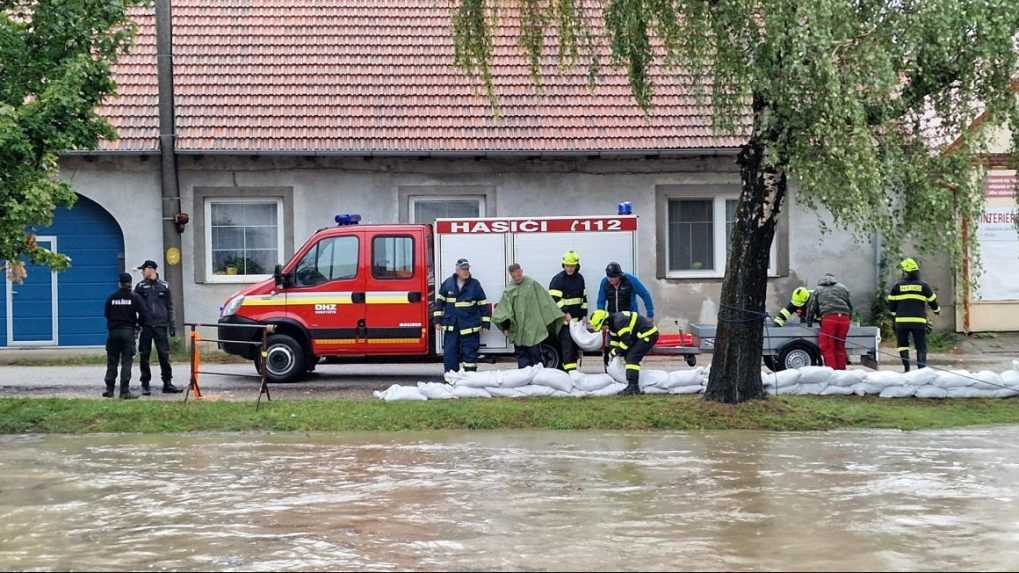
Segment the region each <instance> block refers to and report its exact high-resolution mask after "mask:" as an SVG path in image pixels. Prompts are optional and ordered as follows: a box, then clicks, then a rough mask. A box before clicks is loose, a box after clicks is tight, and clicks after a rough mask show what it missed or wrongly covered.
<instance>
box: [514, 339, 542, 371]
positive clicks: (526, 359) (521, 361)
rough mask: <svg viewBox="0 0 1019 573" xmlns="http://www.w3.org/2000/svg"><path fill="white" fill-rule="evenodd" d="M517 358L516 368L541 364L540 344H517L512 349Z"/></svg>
mask: <svg viewBox="0 0 1019 573" xmlns="http://www.w3.org/2000/svg"><path fill="white" fill-rule="evenodd" d="M513 355H514V356H516V359H517V368H527V367H528V366H537V365H538V364H541V346H540V345H538V344H535V345H534V346H517V347H516V349H515V350H514V351H513Z"/></svg>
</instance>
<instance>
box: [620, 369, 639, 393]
mask: <svg viewBox="0 0 1019 573" xmlns="http://www.w3.org/2000/svg"><path fill="white" fill-rule="evenodd" d="M643 393H644V391H643V390H641V389H640V370H632V369H629V368H627V369H626V388H625V389H624V390H623V391H622V392H620V393H619V395H620V396H639V395H641V394H643Z"/></svg>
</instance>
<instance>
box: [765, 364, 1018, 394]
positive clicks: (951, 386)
mask: <svg viewBox="0 0 1019 573" xmlns="http://www.w3.org/2000/svg"><path fill="white" fill-rule="evenodd" d="M761 378H762V381H763V382H764V388H765V391H767V392H768V394H771V395H787V396H789V395H792V396H796V395H814V396H849V395H853V394H855V395H857V396H880V397H882V398H909V397H917V398H933V399H941V398H1011V397H1012V396H1019V370H1007V371H1005V372H1003V373H1001V374H998V373H996V372H992V371H990V370H983V371H980V372H976V373H970V372H968V371H966V370H951V371H944V370H935V369H933V368H920V369H917V370H912V371H910V372H908V373H902V372H890V371H870V372H868V371H864V370H839V371H836V370H832V369H831V368H827V367H824V366H806V367H804V368H798V369H790V370H782V371H781V372H773V373H772V372H762V374H761Z"/></svg>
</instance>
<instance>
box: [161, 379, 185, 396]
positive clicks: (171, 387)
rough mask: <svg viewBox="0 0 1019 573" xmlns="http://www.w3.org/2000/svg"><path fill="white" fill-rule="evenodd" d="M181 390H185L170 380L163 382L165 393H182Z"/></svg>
mask: <svg viewBox="0 0 1019 573" xmlns="http://www.w3.org/2000/svg"><path fill="white" fill-rule="evenodd" d="M181 392H183V390H181V389H180V388H178V387H176V386H174V385H173V383H172V382H170V381H169V380H167V381H166V382H163V394H180V393H181Z"/></svg>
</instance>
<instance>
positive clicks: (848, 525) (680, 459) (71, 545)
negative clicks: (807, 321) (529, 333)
mask: <svg viewBox="0 0 1019 573" xmlns="http://www.w3.org/2000/svg"><path fill="white" fill-rule="evenodd" d="M0 476H2V477H3V479H2V481H0V569H29V570H31V569H72V570H96V569H116V570H136V569H137V570H167V569H207V570H239V569H255V570H265V571H275V570H283V569H299V570H311V569H354V568H357V569H369V570H391V569H418V570H434V569H454V570H458V569H459V570H462V569H529V570H545V569H569V570H607V569H627V570H662V569H786V570H789V569H793V570H804V569H838V570H875V569H896V570H905V569H968V570H988V569H991V570H995V569H998V570H1001V569H1014V568H1016V566H1019V427H1009V428H981V429H967V430H954V431H938V432H915V433H903V432H896V431H851V432H850V431H847V432H829V433H799V434H797V433H783V434H779V433H755V432H710V433H707V432H706V433H647V434H644V433H634V434H628V433H609V432H571V433H565V432H560V433H555V432H490V433H482V432H473V433H455V432H449V433H403V434H385V435H358V434H317V435H316V434H312V435H305V434H286V435H265V434H224V435H155V436H140V435H128V436H123V435H92V436H12V437H0Z"/></svg>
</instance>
